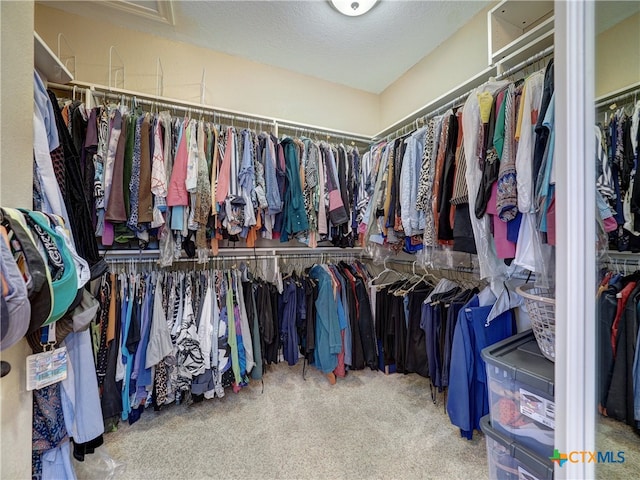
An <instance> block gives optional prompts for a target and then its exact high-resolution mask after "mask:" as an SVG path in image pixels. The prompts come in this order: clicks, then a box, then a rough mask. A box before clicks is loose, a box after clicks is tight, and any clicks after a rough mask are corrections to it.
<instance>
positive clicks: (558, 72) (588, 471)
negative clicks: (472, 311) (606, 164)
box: [554, 0, 596, 479]
mask: <svg viewBox="0 0 640 480" xmlns="http://www.w3.org/2000/svg"><path fill="white" fill-rule="evenodd" d="M594 43H595V29H594V2H592V1H584V0H575V1H562V0H556V2H555V102H556V106H555V108H556V118H555V120H556V123H555V125H556V136H555V137H556V140H555V160H554V161H555V162H556V195H557V198H556V206H557V219H556V225H557V240H558V243H557V250H556V280H557V282H556V361H555V386H556V390H555V393H556V398H555V400H556V429H555V447H556V448H557V449H558V450H559V452H560V453H569V452H571V451H576V450H577V451H593V450H594V449H595V420H596V389H595V380H596V378H595V377H596V361H595V357H596V343H595V331H596V323H595V322H596V319H595V306H596V300H595V281H596V280H595V270H596V267H595V261H596V257H595V242H596V237H595V214H596V209H595V162H594V157H595V140H594V131H593V126H594V122H595V113H594V82H595V72H594V68H593V65H594V52H595V49H594ZM574 459H576V457H575V456H574ZM555 475H556V477H555V478H557V479H575V478H581V479H590V478H594V475H595V468H594V464H593V463H583V462H577V463H573V462H571V461H567V462H565V463H564V465H563V466H562V467H560V466H559V465H557V464H556V466H555Z"/></svg>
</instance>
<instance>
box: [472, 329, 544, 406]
mask: <svg viewBox="0 0 640 480" xmlns="http://www.w3.org/2000/svg"><path fill="white" fill-rule="evenodd" d="M482 358H483V359H484V361H485V362H486V363H487V364H488V365H495V366H498V367H500V368H501V369H503V370H506V371H507V372H509V374H510V376H511V378H514V379H515V380H516V381H517V382H519V383H523V384H526V385H528V386H530V387H532V388H535V389H536V390H538V391H540V392H545V393H547V394H548V395H549V396H550V397H552V398H553V397H554V392H555V390H554V364H553V362H551V361H549V360H547V359H546V358H545V357H544V356H543V355H542V353H541V352H540V348H539V347H538V343H537V342H536V339H535V337H534V335H533V331H532V330H527V331H525V332H522V333H519V334H517V335H514V336H512V337H509V338H506V339H504V340H502V341H500V342H498V343H494V344H493V345H489V346H488V347H486V348H484V349H483V350H482Z"/></svg>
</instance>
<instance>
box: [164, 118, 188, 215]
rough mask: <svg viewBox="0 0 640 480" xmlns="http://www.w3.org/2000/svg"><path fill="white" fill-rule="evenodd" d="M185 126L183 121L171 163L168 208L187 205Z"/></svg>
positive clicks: (185, 123) (186, 120) (185, 122)
mask: <svg viewBox="0 0 640 480" xmlns="http://www.w3.org/2000/svg"><path fill="white" fill-rule="evenodd" d="M187 124H188V119H185V121H184V125H183V128H182V135H181V136H180V143H179V144H178V151H177V152H176V158H175V161H174V162H173V171H172V172H171V181H170V182H169V189H168V192H167V205H168V206H170V207H176V206H187V205H189V193H188V192H187V185H186V180H187V160H188V152H187Z"/></svg>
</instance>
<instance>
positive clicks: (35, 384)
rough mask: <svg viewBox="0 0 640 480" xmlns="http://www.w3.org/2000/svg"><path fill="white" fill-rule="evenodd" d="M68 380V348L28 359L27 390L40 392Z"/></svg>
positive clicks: (35, 355) (38, 354)
mask: <svg viewBox="0 0 640 480" xmlns="http://www.w3.org/2000/svg"><path fill="white" fill-rule="evenodd" d="M65 378H67V347H60V348H56V349H55V350H52V351H51V352H42V353H36V354H34V355H29V356H28V357H27V390H38V389H40V388H43V387H46V386H48V385H52V384H54V383H56V382H60V381H61V380H64V379H65Z"/></svg>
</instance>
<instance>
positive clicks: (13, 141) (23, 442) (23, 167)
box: [0, 1, 33, 479]
mask: <svg viewBox="0 0 640 480" xmlns="http://www.w3.org/2000/svg"><path fill="white" fill-rule="evenodd" d="M0 24H1V28H0V44H1V47H0V48H1V49H0V59H1V61H2V64H1V70H0V119H1V121H0V124H1V125H2V129H1V130H0V205H2V206H11V207H31V202H32V200H31V199H32V178H31V176H32V171H33V126H32V122H33V120H32V117H33V109H32V105H33V80H32V78H33V3H32V2H7V1H2V2H0ZM29 353H31V352H30V349H29V346H28V344H27V342H26V340H22V341H20V342H19V343H17V344H16V345H14V346H13V347H11V348H9V349H8V350H5V351H3V352H1V353H0V358H1V359H2V360H4V361H7V362H9V363H10V364H11V367H12V368H11V372H10V373H9V375H7V376H6V377H4V378H2V379H0V426H1V428H0V478H3V479H4V478H7V479H18V478H20V479H24V478H31V409H32V405H31V392H27V391H26V389H25V386H26V385H25V383H26V382H25V378H26V368H25V358H26V356H27V355H28V354H29Z"/></svg>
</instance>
